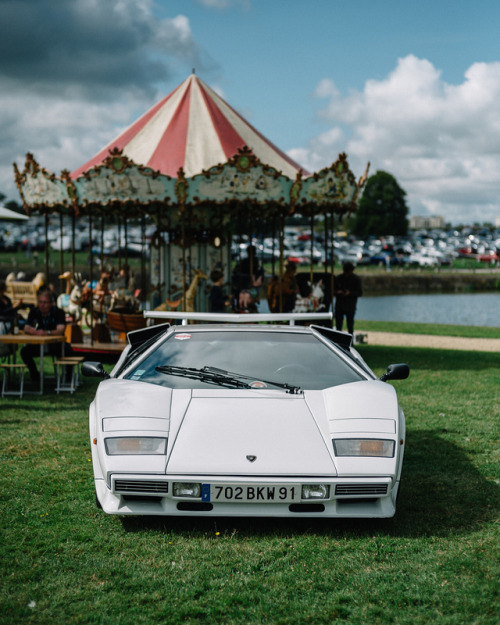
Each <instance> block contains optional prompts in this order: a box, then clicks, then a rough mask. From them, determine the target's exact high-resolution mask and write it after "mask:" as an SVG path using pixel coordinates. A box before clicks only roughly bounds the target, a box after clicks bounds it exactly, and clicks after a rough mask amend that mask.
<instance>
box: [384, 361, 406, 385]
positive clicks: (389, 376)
mask: <svg viewBox="0 0 500 625" xmlns="http://www.w3.org/2000/svg"><path fill="white" fill-rule="evenodd" d="M409 375H410V367H409V366H408V365H406V364H404V363H400V364H397V365H389V366H388V367H387V371H386V372H385V373H384V375H381V376H380V380H382V382H387V381H388V380H406V378H407V377H408V376H409Z"/></svg>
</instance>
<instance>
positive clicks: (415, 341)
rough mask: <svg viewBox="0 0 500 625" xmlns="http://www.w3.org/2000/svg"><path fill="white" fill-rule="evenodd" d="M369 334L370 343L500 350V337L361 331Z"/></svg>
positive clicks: (487, 350)
mask: <svg viewBox="0 0 500 625" xmlns="http://www.w3.org/2000/svg"><path fill="white" fill-rule="evenodd" d="M359 334H366V335H367V343H368V345H394V346H399V347H402V346H404V347H435V348H436V349H461V350H465V351H467V350H469V351H477V352H500V339H473V338H464V337H461V336H432V335H429V334H402V333H398V332H359Z"/></svg>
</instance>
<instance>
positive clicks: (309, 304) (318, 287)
mask: <svg viewBox="0 0 500 625" xmlns="http://www.w3.org/2000/svg"><path fill="white" fill-rule="evenodd" d="M307 284H308V285H310V283H309V282H308V283H307ZM324 296H325V291H324V289H323V280H319V282H316V283H314V284H313V285H312V289H311V293H310V295H309V297H300V295H299V296H298V297H297V301H296V302H295V308H294V309H293V311H292V312H294V313H304V312H320V311H322V310H323V309H324V307H325V306H324V304H323V298H324Z"/></svg>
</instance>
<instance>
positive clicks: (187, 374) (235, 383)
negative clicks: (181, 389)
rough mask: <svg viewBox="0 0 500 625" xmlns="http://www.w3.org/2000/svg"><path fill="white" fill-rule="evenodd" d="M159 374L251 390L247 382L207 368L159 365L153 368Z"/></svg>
mask: <svg viewBox="0 0 500 625" xmlns="http://www.w3.org/2000/svg"><path fill="white" fill-rule="evenodd" d="M155 369H156V371H158V372H159V373H166V374H167V375H179V376H181V377H183V378H191V379H193V380H201V381H202V382H208V383H210V384H217V385H219V386H227V387H229V388H251V387H250V385H249V384H248V383H247V382H243V381H242V380H238V379H237V378H234V377H231V376H228V375H223V374H222V373H219V372H215V371H209V370H208V368H207V367H203V369H195V368H194V367H174V366H171V365H159V366H158V367H155Z"/></svg>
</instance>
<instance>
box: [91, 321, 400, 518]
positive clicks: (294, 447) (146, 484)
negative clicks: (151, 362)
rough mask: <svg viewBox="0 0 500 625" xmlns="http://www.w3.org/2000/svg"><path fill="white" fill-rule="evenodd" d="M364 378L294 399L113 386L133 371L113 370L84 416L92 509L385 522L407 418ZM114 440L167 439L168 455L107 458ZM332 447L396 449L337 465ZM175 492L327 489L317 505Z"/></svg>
mask: <svg viewBox="0 0 500 625" xmlns="http://www.w3.org/2000/svg"><path fill="white" fill-rule="evenodd" d="M267 327H269V326H267ZM298 330H299V329H298ZM193 331H194V330H193ZM299 331H303V330H299ZM335 350H336V348H335V349H334V351H335ZM127 351H128V349H127ZM337 351H338V350H337ZM352 351H353V352H354V353H353V356H352V357H353V358H354V360H355V361H356V360H357V363H356V362H354V363H351V365H352V366H353V368H354V369H355V370H357V369H358V368H359V367H358V364H359V363H360V362H361V363H362V364H366V363H364V361H363V360H362V359H361V357H360V356H359V354H357V352H355V351H354V350H352ZM340 356H341V357H344V356H343V355H342V354H340ZM123 358H124V357H123V356H122V358H121V359H120V361H121V362H123ZM345 358H348V356H345ZM366 369H367V372H366V373H363V375H364V376H366V379H364V380H363V379H360V381H357V382H352V383H344V384H340V385H338V386H334V387H330V388H326V389H323V390H307V389H305V390H304V391H303V392H299V393H297V394H291V393H287V392H286V391H285V390H282V389H280V388H266V389H259V390H255V389H227V388H218V387H217V386H214V387H213V388H212V387H210V388H168V387H166V386H160V385H158V384H152V383H148V382H143V381H140V380H137V379H136V380H134V379H122V378H121V377H119V376H120V375H124V374H126V372H127V371H128V370H130V368H127V369H126V370H124V371H125V373H124V372H123V371H122V372H121V373H120V363H119V364H118V365H117V366H116V367H115V369H114V372H118V377H112V378H111V379H108V380H105V381H103V382H101V384H100V385H99V388H98V391H97V394H96V398H95V400H94V401H93V402H92V404H91V406H90V410H89V422H90V438H91V448H92V461H93V468H94V477H95V487H96V493H97V498H98V501H99V503H100V506H101V507H102V508H103V509H104V511H105V512H107V513H109V514H122V515H123V514H125V515H126V514H147V515H183V516H186V515H187V516H189V515H195V516H196V515H212V516H297V515H300V516H306V517H380V518H383V517H391V516H393V515H394V513H395V502H396V497H397V493H398V489H399V480H400V476H401V468H402V458H403V452H404V438H405V425H404V415H403V412H402V410H401V409H400V408H399V405H398V401H397V397H396V393H395V390H394V388H393V387H392V386H390V385H388V384H386V383H384V382H381V381H379V380H376V379H371V378H370V370H369V369H368V367H367V366H366ZM114 372H113V375H114ZM116 436H118V437H141V436H143V437H159V438H165V439H168V444H167V451H166V454H165V455H163V454H160V455H112V456H110V455H108V454H107V453H106V444H105V439H106V438H108V437H116ZM334 438H335V439H350V438H354V439H384V440H393V441H394V442H395V454H394V457H392V458H381V457H336V456H335V452H334V446H333V443H332V439H334ZM177 482H180V483H190V484H191V483H196V484H200V485H201V486H202V488H204V489H205V491H204V492H205V493H206V492H207V490H206V489H207V488H208V491H209V492H210V493H211V494H210V495H209V497H212V494H213V488H215V487H217V488H224V489H226V488H227V489H229V492H232V491H233V490H234V491H236V489H243V491H244V492H245V494H246V496H247V498H248V496H249V493H253V492H256V493H259V492H260V491H259V489H260V490H261V491H263V492H264V493H269V492H271V491H272V492H273V493H274V491H273V489H275V488H279V487H282V488H284V489H288V491H287V492H291V490H290V489H293V488H294V487H296V488H297V489H301V488H302V486H303V485H309V484H313V485H315V484H321V485H324V486H325V487H326V488H327V489H329V491H328V496H326V497H324V498H320V499H318V500H312V499H308V500H304V499H302V497H299V499H298V500H295V499H294V500H293V502H292V503H290V502H288V501H287V502H286V503H280V502H279V501H277V500H274V499H272V500H266V501H261V500H258V501H257V500H255V501H253V500H252V501H249V500H245V501H242V502H238V501H232V500H231V501H213V500H212V499H209V500H208V501H206V500H203V499H202V498H199V497H198V498H197V497H194V498H190V497H187V496H186V497H175V496H174V494H173V484H174V483H177ZM209 485H213V486H212V490H210V486H209ZM217 485H218V486H217ZM266 489H267V490H266ZM269 489H270V490H269ZM293 492H294V493H295V492H297V491H295V490H294V491H293ZM301 493H302V494H303V491H302V490H301ZM204 496H205V495H204ZM295 496H296V495H294V497H295Z"/></svg>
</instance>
